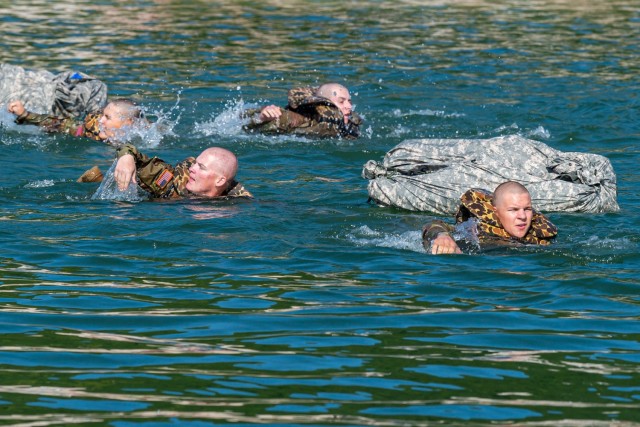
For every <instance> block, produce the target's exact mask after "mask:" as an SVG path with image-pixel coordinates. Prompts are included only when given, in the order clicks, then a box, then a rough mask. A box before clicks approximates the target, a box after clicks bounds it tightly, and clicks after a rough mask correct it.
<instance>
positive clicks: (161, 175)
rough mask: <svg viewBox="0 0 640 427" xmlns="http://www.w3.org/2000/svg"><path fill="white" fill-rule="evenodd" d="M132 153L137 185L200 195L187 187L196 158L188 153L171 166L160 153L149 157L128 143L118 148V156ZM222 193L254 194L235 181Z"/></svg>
mask: <svg viewBox="0 0 640 427" xmlns="http://www.w3.org/2000/svg"><path fill="white" fill-rule="evenodd" d="M125 154H131V155H132V156H133V157H134V159H135V162H136V177H137V178H138V185H140V187H141V188H142V189H143V190H145V191H147V192H148V193H150V194H151V196H152V197H155V198H163V199H173V198H183V197H186V198H197V197H199V196H197V195H195V194H193V193H191V192H190V191H189V190H187V188H186V186H187V183H188V182H189V168H190V167H191V166H192V165H193V164H194V163H195V162H196V159H195V158H194V157H189V158H187V159H185V160H183V161H182V162H180V163H178V164H177V165H176V166H171V165H170V164H168V163H166V162H165V161H163V160H161V159H159V158H157V157H149V156H147V155H146V154H143V153H141V152H140V151H138V149H137V148H136V147H135V146H133V145H131V144H125V145H123V146H121V147H120V148H118V149H117V150H116V155H117V157H118V158H120V157H122V156H124V155H125ZM219 197H249V198H251V197H253V195H252V194H251V193H250V192H249V191H247V190H246V189H245V188H244V187H243V186H242V184H240V183H239V182H236V181H232V182H231V183H230V185H229V189H228V190H227V191H226V192H225V193H224V194H222V195H221V196H219Z"/></svg>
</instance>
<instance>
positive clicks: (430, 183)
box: [362, 135, 620, 214]
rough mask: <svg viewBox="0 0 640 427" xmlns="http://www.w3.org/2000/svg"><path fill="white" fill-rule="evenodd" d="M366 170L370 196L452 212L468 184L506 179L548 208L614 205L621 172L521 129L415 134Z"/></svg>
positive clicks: (492, 185)
mask: <svg viewBox="0 0 640 427" xmlns="http://www.w3.org/2000/svg"><path fill="white" fill-rule="evenodd" d="M362 177H363V178H365V179H367V180H369V183H368V186H367V190H368V193H369V198H370V200H372V201H374V202H376V203H378V204H380V205H383V206H395V207H399V208H402V209H408V210H412V211H427V212H434V213H438V214H453V213H455V212H456V210H457V208H458V204H459V197H460V195H461V194H463V193H464V192H465V191H466V190H467V189H469V188H489V189H495V188H496V187H497V186H498V185H499V184H501V183H503V182H505V181H516V182H519V183H521V184H522V185H524V186H525V187H527V189H528V190H529V192H530V193H531V200H532V204H533V205H534V206H536V208H537V209H539V210H540V211H544V212H589V213H596V212H616V211H618V210H619V209H620V208H619V207H618V203H617V201H616V197H617V185H616V174H615V172H614V170H613V167H612V166H611V162H610V161H609V159H607V158H606V157H604V156H601V155H598V154H590V153H577V152H561V151H559V150H555V149H553V148H551V147H549V146H548V145H546V144H544V143H542V142H539V141H534V140H530V139H527V138H524V137H521V136H518V135H510V136H500V137H496V138H491V139H413V140H407V141H404V142H402V143H400V144H398V145H397V146H395V147H394V148H393V149H391V150H390V151H389V152H388V153H387V154H386V155H385V157H384V160H383V162H382V163H378V162H376V161H374V160H370V161H369V162H367V163H366V164H365V165H364V168H363V170H362Z"/></svg>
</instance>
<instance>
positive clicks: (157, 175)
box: [116, 144, 176, 197]
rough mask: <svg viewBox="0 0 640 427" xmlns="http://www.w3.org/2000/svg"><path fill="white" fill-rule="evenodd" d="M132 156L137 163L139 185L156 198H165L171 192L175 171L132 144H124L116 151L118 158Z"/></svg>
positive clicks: (162, 161)
mask: <svg viewBox="0 0 640 427" xmlns="http://www.w3.org/2000/svg"><path fill="white" fill-rule="evenodd" d="M125 154H131V155H132V156H133V158H134V159H135V161H136V176H137V178H138V184H139V185H140V187H142V188H143V189H144V190H146V191H148V192H150V193H151V194H152V195H153V196H154V197H165V196H166V194H167V193H168V192H170V190H171V188H172V187H171V184H173V178H174V176H175V174H176V172H175V169H174V167H173V166H171V165H170V164H169V163H167V162H165V161H164V160H162V159H159V158H157V157H149V156H147V155H146V154H144V153H141V152H140V151H138V149H137V148H136V147H135V146H133V145H132V144H124V145H123V146H121V147H120V148H118V149H117V150H116V156H117V157H118V158H120V157H122V156H124V155H125Z"/></svg>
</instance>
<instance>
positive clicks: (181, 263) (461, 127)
mask: <svg viewBox="0 0 640 427" xmlns="http://www.w3.org/2000/svg"><path fill="white" fill-rule="evenodd" d="M0 28H1V29H2V35H3V37H2V39H1V41H0V47H1V48H2V49H1V50H0V62H5V63H11V64H14V65H21V66H23V67H25V68H28V69H47V70H49V71H52V72H61V71H65V70H68V69H75V70H79V71H83V72H86V73H88V74H91V75H94V76H97V77H99V78H101V79H102V80H103V81H105V82H106V83H107V84H108V86H109V93H110V96H111V97H121V96H127V97H133V98H134V99H136V100H138V101H140V102H141V103H142V104H143V105H144V106H145V109H146V110H147V111H148V112H151V113H153V114H154V115H155V116H156V117H157V118H160V119H162V121H163V123H164V126H163V127H162V128H161V129H157V130H158V132H159V134H154V135H144V137H143V138H142V140H141V141H140V142H139V145H140V147H141V150H143V151H145V152H147V153H149V154H153V155H158V156H159V157H161V158H163V159H165V160H167V161H170V162H172V163H175V162H178V161H180V160H182V159H183V158H185V157H187V156H189V155H197V154H198V153H199V152H200V151H201V150H202V149H204V148H205V147H207V146H210V145H219V146H223V147H226V148H229V149H231V150H233V151H234V152H235V153H236V154H237V155H238V157H239V160H240V172H239V175H238V179H239V180H240V181H241V182H242V183H243V184H244V185H245V186H246V187H247V188H248V189H249V190H250V191H251V192H252V193H253V194H254V195H255V196H256V198H255V200H253V201H240V200H238V201H232V202H194V201H167V202H149V201H142V202H131V201H114V200H93V199H92V195H93V194H94V192H95V190H96V188H97V186H96V185H95V184H91V183H82V184H81V183H77V182H76V181H75V180H76V178H77V177H78V176H79V175H80V174H81V173H82V172H83V171H84V170H85V169H87V168H88V167H91V166H92V165H94V164H97V165H100V167H101V168H102V169H103V170H105V171H106V170H107V169H108V168H109V166H110V165H111V162H112V160H113V156H114V153H113V149H111V148H110V147H107V146H105V145H101V144H98V143H94V142H91V141H85V140H81V139H74V138H71V137H64V136H59V135H58V136H52V135H45V134H43V133H40V132H39V131H34V130H33V129H30V128H28V127H22V128H18V127H16V126H15V125H12V123H11V119H12V116H11V115H10V114H8V113H7V112H6V111H5V110H4V107H3V111H2V112H0V121H1V122H2V123H3V125H2V128H0V152H1V153H2V154H1V157H0V166H1V171H2V172H1V173H0V198H1V200H2V204H1V206H0V218H1V219H2V221H1V222H0V226H1V228H0V253H1V255H0V274H1V275H0V285H1V286H0V318H1V322H0V324H1V328H2V329H1V331H2V334H1V335H0V339H1V341H0V370H1V372H2V375H1V376H0V423H1V424H3V425H15V426H18V425H19V426H36V425H38V426H43V425H110V426H117V427H124V426H138V425H149V426H150V425H153V426H162V425H185V426H212V425H223V424H232V423H233V425H253V424H266V425H329V424H331V425H380V426H400V425H419V424H422V425H424V424H431V423H433V424H435V423H437V422H439V423H442V424H467V423H473V424H488V423H497V424H507V423H516V424H517V425H520V426H525V425H536V426H539V425H572V426H573V425H590V426H593V425H610V424H611V423H614V422H630V423H633V422H634V421H637V422H640V410H639V409H638V408H639V406H640V343H639V340H640V322H639V321H638V320H639V308H640V298H639V295H640V280H639V277H640V250H639V242H640V233H639V231H638V230H639V229H640V215H639V214H638V211H639V210H640V190H639V188H640V187H639V177H638V173H637V170H638V168H637V165H638V163H639V162H640V155H639V148H638V147H639V143H640V130H639V129H640V128H639V124H640V120H639V111H640V105H639V101H638V99H639V98H638V94H637V91H638V87H640V78H639V75H640V65H639V62H638V58H639V57H640V43H639V42H640V9H639V8H638V4H637V2H636V1H631V0H612V1H606V2H596V1H586V0H585V1H572V2H570V1H564V0H536V1H531V2H520V1H516V0H504V1H493V2H490V1H481V0H478V1H473V0H466V1H464V0H463V1H397V2H382V1H357V0H356V1H342V2H338V1H323V2H321V1H299V0H292V1H277V0H267V1H264V2H253V1H252V2H248V1H239V2H222V1H210V2H191V3H187V2H170V1H160V0H156V1H151V0H140V1H134V2H123V1H116V0H105V1H99V2H88V1H61V2H45V1H35V0H34V1H23V2H5V1H1V2H0ZM326 80H337V81H340V82H343V83H345V84H346V85H347V86H348V87H349V88H350V89H351V91H352V95H353V100H354V103H355V104H356V111H358V112H359V113H360V114H361V115H362V116H364V118H365V120H366V124H365V126H364V136H363V137H362V138H361V139H359V140H357V141H341V140H334V141H308V140H304V139H300V138H286V137H275V138H274V137H264V136H255V135H245V134H243V133H242V132H241V131H240V129H239V126H240V124H239V122H238V120H237V119H235V112H236V111H238V110H239V109H241V108H243V107H245V106H249V105H261V104H264V103H276V104H280V105H284V104H285V102H286V92H287V90H288V89H289V88H291V87H294V86H300V85H306V84H316V83H318V82H322V81H326ZM513 134H516V135H522V136H525V137H528V138H532V139H536V140H539V141H542V142H545V143H546V144H548V145H550V146H551V147H553V148H555V149H558V150H562V151H581V152H591V153H597V154H601V155H604V156H606V157H608V158H609V159H610V160H611V162H612V164H613V167H614V169H615V171H616V173H617V178H618V203H619V205H620V211H619V212H617V213H608V214H570V213H551V214H550V215H549V216H550V218H551V219H552V221H553V222H554V223H556V225H558V227H559V228H560V236H559V239H558V242H557V244H555V245H554V246H552V247H551V248H550V249H546V248H544V249H541V248H525V249H518V250H510V251H507V252H500V253H486V254H483V255H463V256H442V257H436V256H432V255H428V254H426V253H425V252H424V250H423V249H422V246H421V242H420V229H421V227H422V225H423V224H424V223H426V222H428V221H430V220H432V219H433V218H436V216H434V215H431V214H429V213H418V212H407V211H402V210H399V209H392V208H381V207H376V206H374V205H371V204H368V203H367V196H368V195H367V190H366V184H367V182H366V180H364V179H362V178H361V176H360V173H361V170H362V166H363V165H364V163H366V161H368V160H381V159H382V157H383V156H384V154H385V153H386V152H387V151H388V150H389V149H391V148H392V147H394V146H395V145H396V144H398V143H399V142H401V141H403V140H405V139H409V138H489V137H494V136H500V135H513ZM619 425H623V424H619ZM624 425H627V424H624Z"/></svg>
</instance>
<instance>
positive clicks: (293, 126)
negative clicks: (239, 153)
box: [243, 87, 362, 139]
mask: <svg viewBox="0 0 640 427" xmlns="http://www.w3.org/2000/svg"><path fill="white" fill-rule="evenodd" d="M316 90H317V88H315V87H301V88H295V89H291V90H290V91H289V93H288V105H287V106H286V107H285V108H283V109H282V116H281V117H280V118H279V119H277V120H273V121H270V122H261V121H260V120H259V115H260V109H259V108H255V109H250V110H247V111H245V112H244V114H243V115H244V116H245V117H249V118H250V121H249V123H248V124H247V125H245V126H244V129H245V130H246V131H248V132H259V133H264V134H293V135H298V136H305V137H312V138H344V139H356V138H358V137H359V136H360V125H361V124H362V118H361V117H360V116H359V115H358V114H357V113H355V112H353V113H351V116H350V117H349V121H348V122H347V123H345V122H344V115H343V114H342V112H341V111H340V109H339V108H338V107H336V106H335V105H334V104H333V103H332V102H331V101H329V100H328V99H327V98H323V97H320V96H315V95H314V93H315V91H316Z"/></svg>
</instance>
